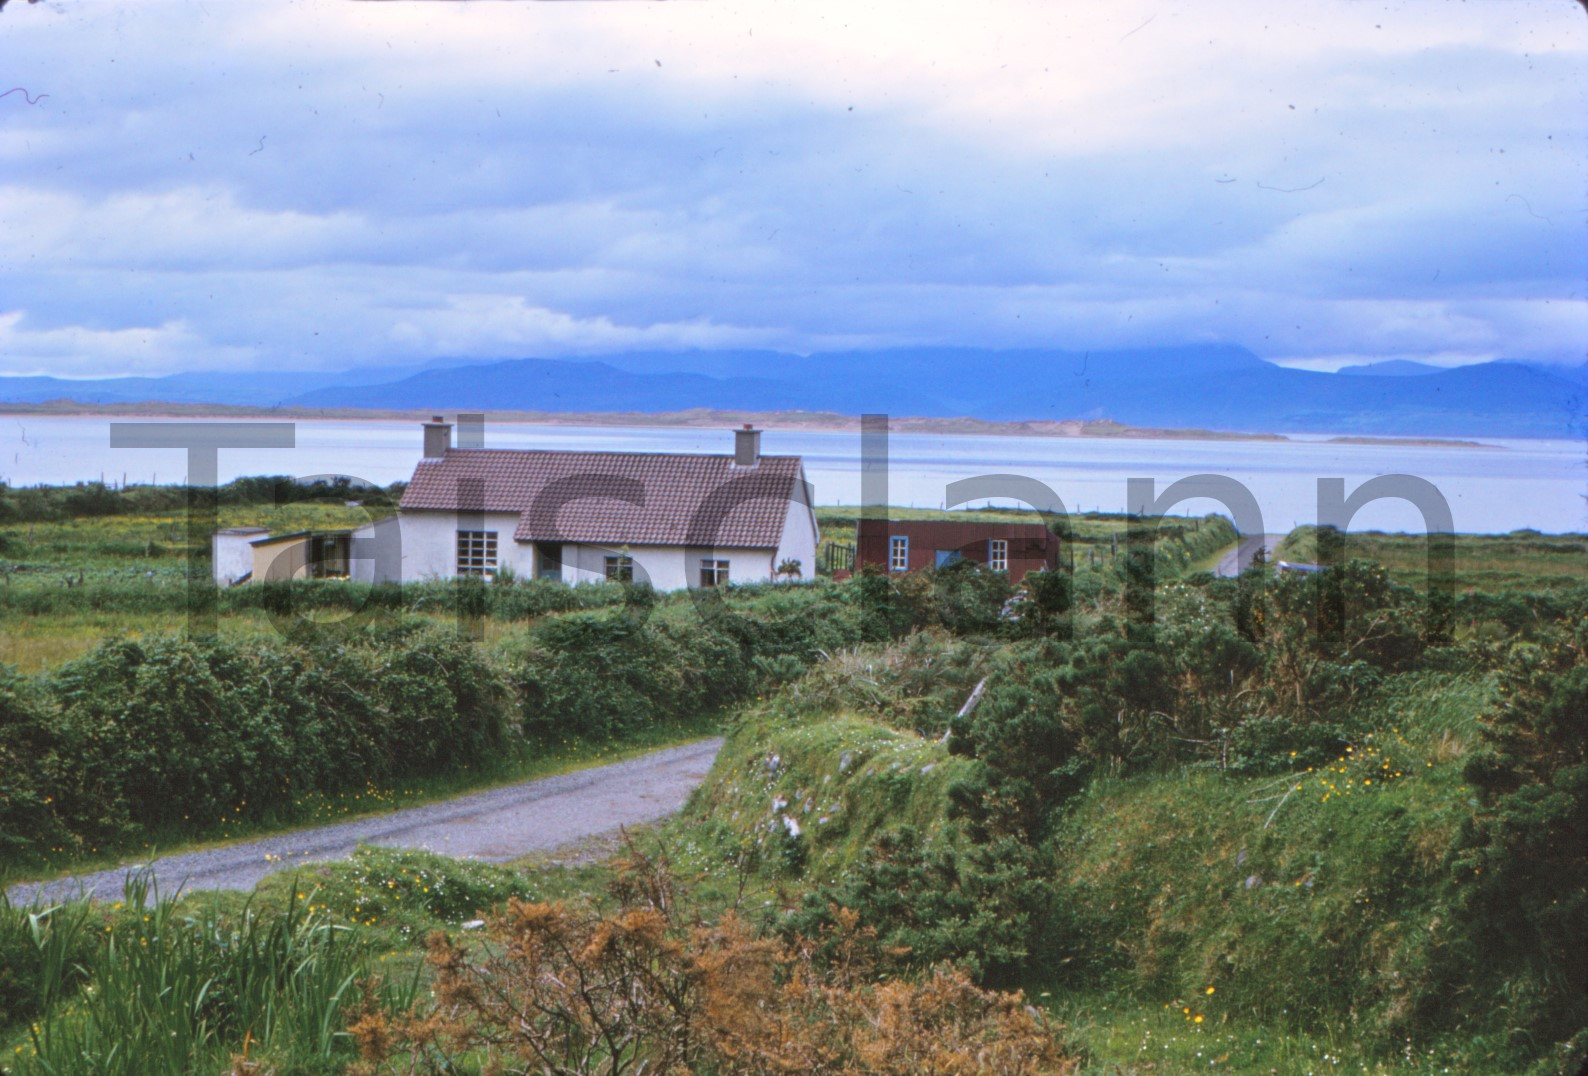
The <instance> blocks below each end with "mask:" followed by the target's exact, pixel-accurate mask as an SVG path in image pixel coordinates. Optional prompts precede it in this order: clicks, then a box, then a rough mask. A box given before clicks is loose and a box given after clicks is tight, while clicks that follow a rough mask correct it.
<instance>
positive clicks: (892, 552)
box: [888, 534, 910, 572]
mask: <svg viewBox="0 0 1588 1076" xmlns="http://www.w3.org/2000/svg"><path fill="white" fill-rule="evenodd" d="M909 570H910V539H909V536H908V535H903V534H895V535H894V536H893V537H891V538H889V539H888V571H890V572H907V571H909Z"/></svg>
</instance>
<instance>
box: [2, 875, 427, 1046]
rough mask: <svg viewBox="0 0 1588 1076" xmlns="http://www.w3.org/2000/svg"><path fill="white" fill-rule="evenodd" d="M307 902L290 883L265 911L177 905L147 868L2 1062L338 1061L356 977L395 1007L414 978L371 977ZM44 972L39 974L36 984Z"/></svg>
mask: <svg viewBox="0 0 1588 1076" xmlns="http://www.w3.org/2000/svg"><path fill="white" fill-rule="evenodd" d="M313 903H314V902H313V897H312V894H298V893H296V892H295V893H293V894H291V896H290V898H289V899H288V900H287V901H286V903H285V905H284V907H282V908H281V909H279V910H277V911H274V912H262V911H260V910H258V909H256V908H254V907H253V906H252V905H251V904H245V905H244V906H243V908H242V909H241V911H240V912H237V913H231V912H228V911H227V910H226V909H225V907H224V905H223V904H222V903H220V902H200V903H199V904H198V905H197V907H193V908H190V909H187V910H184V907H183V906H182V905H181V904H179V902H178V901H176V900H175V899H173V898H172V897H170V896H162V895H160V894H159V893H158V892H156V890H155V889H154V887H153V884H152V882H150V881H149V880H148V879H147V877H141V876H140V877H134V878H132V879H129V881H128V883H127V887H126V891H125V893H124V895H123V899H122V902H121V903H119V904H117V905H116V906H115V908H114V909H113V910H112V911H111V913H110V914H109V916H108V917H107V921H106V922H105V925H104V927H103V928H102V931H101V932H100V933H99V934H98V938H97V942H98V944H97V949H96V951H95V952H94V954H93V955H92V957H91V958H90V961H91V973H90V975H89V977H88V979H87V982H86V983H85V984H84V985H83V986H82V987H81V989H80V990H79V991H77V993H76V994H75V995H73V996H71V997H70V998H69V999H68V1000H65V1001H64V1002H61V1003H59V1004H52V1005H50V1006H49V1008H48V1009H47V1011H45V1012H44V1014H43V1015H42V1016H40V1017H38V1018H37V1019H36V1020H35V1021H34V1022H33V1023H32V1024H31V1025H29V1026H28V1028H27V1031H26V1041H25V1042H23V1043H19V1044H18V1045H17V1046H15V1047H14V1048H13V1050H12V1052H11V1053H12V1056H11V1057H10V1058H9V1059H7V1060H8V1062H9V1063H10V1065H11V1067H12V1071H14V1072H17V1073H22V1074H29V1076H32V1074H50V1076H56V1074H69V1073H70V1074H75V1073H82V1074H85V1076H86V1074H90V1073H92V1074H94V1076H123V1074H124V1076H153V1074H165V1073H170V1074H172V1076H176V1074H180V1073H189V1072H196V1071H211V1072H213V1071H218V1070H219V1069H220V1068H221V1067H222V1066H224V1065H226V1064H227V1062H228V1061H229V1060H230V1059H232V1058H233V1057H237V1058H250V1059H252V1060H254V1061H255V1062H256V1063H259V1064H261V1066H262V1068H263V1067H264V1066H268V1067H270V1068H272V1069H274V1070H276V1071H293V1072H305V1073H313V1072H324V1073H330V1072H338V1071H341V1070H342V1068H344V1067H345V1066H346V1064H347V1062H348V1061H350V1060H352V1059H353V1057H354V1044H353V1041H352V1038H351V1036H350V1035H349V1033H348V1032H347V1030H346V1029H347V1025H348V1023H349V1022H350V1020H349V1015H348V1014H349V1013H350V1011H351V1010H352V1008H353V1007H354V1006H355V1005H358V1004H368V1003H369V1002H367V1001H366V999H365V997H364V996H363V995H362V994H361V991H360V984H361V983H366V982H367V983H369V984H370V991H371V992H372V996H373V998H374V1002H373V1003H374V1004H376V1005H379V1006H380V1007H382V1008H385V1009H388V1010H389V1011H393V1012H395V1011H402V1010H405V1009H406V1008H407V1007H409V1006H410V1005H411V1004H412V1003H413V1001H414V1000H415V999H416V997H417V990H418V986H419V979H418V976H417V975H416V974H413V973H411V972H410V973H408V974H406V975H402V976H398V977H394V978H387V979H382V980H379V981H377V979H376V978H375V975H376V971H377V966H378V965H377V961H376V959H375V957H374V954H373V953H372V952H371V951H370V950H369V948H368V947H367V946H366V945H364V944H363V943H362V942H361V941H360V939H359V938H358V937H357V936H356V934H355V933H354V932H352V931H351V930H349V929H348V928H346V927H343V926H338V925H336V924H333V923H332V922H330V921H329V919H328V918H327V917H326V916H325V915H323V914H322V913H320V912H319V911H318V910H315V909H313V908H311V905H312V904H313ZM61 914H62V912H61V911H60V910H57V911H56V912H55V915H57V916H59V915H61ZM78 914H79V915H81V916H86V915H87V914H89V913H87V912H79V913H78ZM49 975H50V972H49V970H48V969H43V970H41V972H40V979H41V982H42V983H44V984H45V986H48V983H49Z"/></svg>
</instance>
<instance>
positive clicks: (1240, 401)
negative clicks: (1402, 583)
mask: <svg viewBox="0 0 1588 1076" xmlns="http://www.w3.org/2000/svg"><path fill="white" fill-rule="evenodd" d="M393 373H396V371H389V372H385V373H382V372H379V371H371V370H360V371H355V372H351V373H345V374H326V373H314V374H299V373H290V372H277V373H266V374H259V373H202V374H179V375H175V376H172V377H162V378H110V379H105V380H98V381H68V380H62V379H57V378H50V377H0V402H11V403H43V402H48V401H54V400H62V399H71V400H76V401H78V402H81V403H85V404H115V403H143V402H165V403H186V404H193V403H198V404H203V403H213V404H226V405H233V406H253V407H294V408H353V409H380V410H436V411H457V410H480V411H485V412H491V411H550V412H591V411H608V412H613V411H619V412H663V411H680V410H687V409H691V408H710V409H718V410H744V411H790V410H805V411H835V412H839V413H843V414H860V413H864V412H879V411H880V412H887V413H890V414H894V415H919V416H927V417H958V416H965V417H971V418H980V419H988V420H993V421H1019V420H1041V419H1048V420H1053V419H1104V418H1106V419H1112V420H1114V421H1116V422H1120V423H1124V424H1127V425H1132V426H1160V427H1161V426H1173V427H1200V428H1204V429H1211V430H1230V431H1244V432H1295V433H1338V434H1374V435H1403V436H1425V437H1463V436H1466V437H1472V436H1487V437H1575V436H1583V435H1584V434H1585V433H1588V402H1585V401H1588V371H1585V370H1584V368H1581V367H1575V368H1571V367H1545V366H1536V365H1527V364H1523V363H1516V362H1491V363H1483V364H1480V365H1475V366H1463V367H1457V368H1454V369H1440V368H1437V367H1430V366H1425V365H1423V364H1420V363H1413V362H1408V361H1405V360H1390V361H1387V362H1382V363H1374V364H1369V365H1366V366H1358V367H1350V368H1347V369H1345V370H1342V371H1340V372H1339V373H1317V372H1312V371H1306V370H1292V369H1287V368H1284V367H1280V366H1275V365H1274V364H1273V363H1270V362H1266V361H1264V360H1262V359H1260V358H1258V357H1257V356H1256V355H1253V354H1252V353H1251V352H1249V351H1247V350H1245V349H1244V348H1240V347H1234V346H1229V345H1195V346H1185V347H1164V348H1152V349H1137V350H1115V351H1094V352H1073V351H1058V350H1041V349H1031V350H993V349H982V348H897V349H889V350H876V351H850V352H837V353H827V354H817V355H810V356H798V355H788V354H781V353H776V352H768V351H712V352H703V351H697V352H627V353H622V354H617V355H610V356H603V357H602V358H601V359H600V360H574V359H540V358H527V359H513V360H508V361H501V362H487V363H480V362H469V361H467V360H457V361H456V363H455V364H453V365H446V366H439V367H433V368H430V369H425V370H421V371H418V372H414V373H408V374H406V375H405V376H401V377H395V378H394V377H393V376H392V374H393Z"/></svg>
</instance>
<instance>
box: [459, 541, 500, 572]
mask: <svg viewBox="0 0 1588 1076" xmlns="http://www.w3.org/2000/svg"><path fill="white" fill-rule="evenodd" d="M458 574H459V575H478V576H483V577H484V578H487V579H489V578H491V577H492V576H494V575H495V574H496V532H495V531H459V532H458Z"/></svg>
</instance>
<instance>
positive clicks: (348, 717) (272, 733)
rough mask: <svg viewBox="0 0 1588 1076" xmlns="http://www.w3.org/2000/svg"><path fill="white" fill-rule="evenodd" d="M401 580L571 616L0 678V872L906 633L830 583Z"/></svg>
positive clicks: (472, 756)
mask: <svg viewBox="0 0 1588 1076" xmlns="http://www.w3.org/2000/svg"><path fill="white" fill-rule="evenodd" d="M982 574H990V573H982ZM911 585H916V584H911ZM920 585H923V586H924V587H925V588H926V591H925V592H926V593H928V594H931V593H939V594H943V593H951V592H953V590H954V588H955V587H957V586H959V585H960V584H959V583H958V582H955V581H953V580H949V581H947V582H942V581H936V582H934V581H933V580H931V579H927V580H925V581H923V583H922V584H920ZM419 592H420V593H421V594H423V593H430V594H433V595H434V596H435V597H436V598H437V599H438V601H446V602H448V603H450V604H451V605H452V606H453V607H456V605H457V604H458V602H459V599H460V597H461V598H465V599H467V598H468V597H470V596H471V595H472V596H473V597H475V598H478V599H480V600H481V601H482V602H483V604H484V608H485V609H489V608H491V603H492V602H496V601H510V600H520V599H519V597H518V596H519V595H522V599H521V600H523V602H524V603H525V607H526V608H528V607H531V606H533V607H536V608H542V607H562V608H567V607H569V606H572V607H573V609H574V611H572V612H566V613H563V614H561V615H558V616H548V617H545V618H543V619H540V620H536V621H533V622H532V623H530V624H529V626H528V627H527V628H526V629H525V630H523V631H522V632H520V633H518V634H517V635H515V636H512V637H510V641H508V642H506V643H504V644H502V645H501V646H500V647H498V648H497V649H496V650H495V651H494V652H488V651H487V650H486V648H485V647H483V646H481V645H479V644H477V643H474V642H471V641H469V639H468V633H467V632H460V631H458V630H456V629H455V628H453V627H452V626H450V625H443V626H438V625H436V624H435V623H434V622H433V621H427V620H422V619H419V618H412V617H409V618H406V619H405V618H402V617H398V616H394V617H389V618H386V619H385V620H383V621H372V622H368V623H359V624H357V625H356V626H352V627H343V628H341V629H328V628H324V627H317V626H315V625H313V624H309V623H306V622H299V623H298V624H297V625H296V626H293V627H289V629H288V630H287V631H286V633H285V635H284V636H283V638H281V639H249V640H237V639H231V638H225V637H221V638H217V637H199V638H191V637H185V636H175V635H167V636H150V637H145V638H141V639H131V638H117V639H112V640H109V641H107V642H105V643H103V644H101V645H100V646H99V647H97V648H96V649H95V650H93V651H91V652H90V653H88V654H86V655H84V656H83V657H81V658H79V659H76V660H74V661H71V662H68V663H66V664H65V665H63V666H61V667H60V668H59V669H56V670H54V671H53V672H51V673H49V674H46V675H42V676H39V677H33V678H25V677H22V676H19V675H17V674H16V673H15V672H14V671H12V670H6V669H4V668H0V866H4V865H5V864H6V863H7V861H10V862H11V863H12V864H15V863H17V862H37V861H39V860H41V859H45V858H48V857H50V856H51V855H52V854H58V853H60V852H67V853H80V852H83V851H91V850H97V849H104V848H108V847H117V846H128V845H131V844H133V843H135V842H138V841H142V840H147V839H148V838H149V837H150V836H151V835H165V836H169V835H176V834H210V833H223V832H227V831H228V830H230V829H233V828H237V827H240V826H244V825H248V824H257V823H260V822H270V821H273V820H290V819H293V818H299V817H302V816H303V815H304V813H305V812H307V811H308V810H310V809H311V808H312V806H314V805H315V804H317V803H319V802H320V801H321V798H322V797H324V796H334V795H339V794H343V793H347V792H351V791H359V790H364V789H366V788H368V787H370V786H375V787H377V788H387V787H390V786H391V785H392V784H393V783H394V782H398V781H401V780H405V779H410V778H415V777H424V776H435V775H443V774H447V773H451V772H457V771H459V770H462V769H464V768H481V767H487V766H491V765H494V764H499V763H500V762H502V761H504V760H509V759H512V758H514V757H516V756H517V754H518V753H519V752H522V751H526V750H533V749H534V747H535V744H536V743H547V742H557V741H568V740H575V739H578V740H600V739H604V738H607V737H612V736H621V735H625V734H630V733H633V732H635V731H637V730H639V729H641V728H644V727H647V726H651V725H656V724H659V723H666V722H672V721H678V720H681V719H686V718H690V717H693V716H695V715H698V714H700V713H702V712H709V711H710V710H713V709H715V708H717V707H720V706H723V705H726V704H728V703H731V702H733V701H735V700H737V699H742V698H744V697H746V696H747V695H749V694H752V693H753V692H754V691H755V690H757V689H759V688H761V687H763V686H765V685H768V684H771V683H775V682H779V681H784V680H789V679H792V678H793V677H795V676H798V675H799V674H800V673H801V672H802V671H803V670H804V668H805V666H806V665H807V664H808V663H809V662H810V661H812V660H814V658H815V657H816V656H817V654H819V653H821V652H823V651H829V652H830V651H832V650H834V649H836V648H838V647H842V646H849V645H853V644H854V643H856V642H858V641H859V640H860V639H862V638H863V637H866V636H868V635H875V634H877V633H886V632H889V631H892V630H894V629H895V628H899V627H902V629H904V630H907V628H908V624H907V623H906V624H903V625H896V624H895V623H894V622H893V621H892V620H890V619H888V618H887V617H885V616H883V615H882V614H881V613H879V612H878V611H877V610H876V609H874V608H872V606H871V605H868V603H867V602H866V601H863V600H858V598H859V597H860V596H861V595H860V592H859V591H858V590H857V589H856V588H850V587H844V586H837V585H813V586H808V587H792V588H791V587H772V586H763V587H746V588H729V593H728V594H727V595H726V596H724V595H721V594H716V593H712V594H708V595H703V596H700V604H699V605H698V607H693V608H692V607H691V606H690V605H689V604H688V599H687V598H680V599H677V600H672V601H662V600H659V599H658V598H657V596H656V595H655V594H654V593H652V592H650V591H649V590H648V589H645V588H632V587H630V588H624V587H621V586H610V587H605V586H603V587H591V588H585V587H575V588H566V587H556V586H549V585H546V586H538V585H521V586H517V587H512V588H496V587H476V588H473V589H472V590H471V589H470V588H467V587H450V586H449V587H441V586H437V587H434V588H431V589H430V590H429V591H425V590H424V589H423V588H420V591H419ZM257 593H258V594H260V595H261V596H262V598H263V599H268V598H269V597H270V596H271V595H272V594H275V595H278V596H283V597H284V598H295V597H298V596H302V595H311V596H315V597H318V596H320V595H324V594H329V593H334V591H331V590H322V589H319V588H315V587H313V586H305V587H303V588H301V589H300V588H299V587H298V586H297V585H295V584H294V585H288V586H284V587H283V588H282V589H281V590H279V591H277V590H272V589H271V588H268V587H266V588H261V589H260V590H259V591H258V592H257ZM371 593H373V594H377V595H378V594H382V593H384V592H383V591H382V590H381V588H373V590H372V591H371ZM413 593H414V591H413V590H412V589H411V588H410V589H408V590H405V591H404V592H403V596H404V599H405V600H410V599H411V595H412V594H413ZM502 596H507V597H502ZM618 599H623V604H621V605H614V604H609V605H607V607H605V608H601V607H597V608H588V607H585V608H581V606H599V605H600V604H601V603H611V602H614V601H616V600H618ZM990 608H991V609H992V610H994V612H995V611H996V608H997V605H996V603H994V604H993V605H991V606H990Z"/></svg>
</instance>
